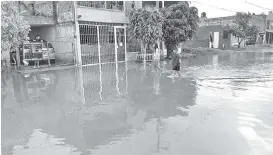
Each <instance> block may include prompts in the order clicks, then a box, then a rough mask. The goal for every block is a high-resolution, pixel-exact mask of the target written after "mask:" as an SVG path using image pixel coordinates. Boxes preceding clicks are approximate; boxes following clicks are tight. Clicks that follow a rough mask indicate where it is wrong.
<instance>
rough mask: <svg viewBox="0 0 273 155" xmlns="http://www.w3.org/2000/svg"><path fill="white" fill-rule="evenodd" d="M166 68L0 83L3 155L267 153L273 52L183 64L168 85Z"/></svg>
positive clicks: (272, 125)
mask: <svg viewBox="0 0 273 155" xmlns="http://www.w3.org/2000/svg"><path fill="white" fill-rule="evenodd" d="M162 66H163V64H162ZM164 67H165V70H164V71H163V72H161V71H159V70H154V69H153V68H151V67H149V66H147V70H146V71H145V70H142V69H141V68H142V64H135V63H128V64H127V63H126V64H125V63H120V64H118V65H117V66H116V64H107V65H102V66H101V67H100V66H90V67H83V68H75V69H67V70H58V71H48V72H41V73H32V74H25V75H23V74H19V73H13V74H8V75H2V109H1V110H2V130H1V134H2V154H4V155H5V154H7V155H38V154H39V155H49V154H52V155H53V154H54V155H154V154H159V155H181V154H185V155H200V154H202V155H272V154H273V121H272V120H273V53H269V52H241V53H240V52H223V53H221V54H218V55H207V56H198V57H195V58H191V59H183V60H182V65H181V72H182V75H183V77H182V78H181V79H175V80H174V81H172V79H170V78H168V77H167V76H168V75H169V74H170V73H169V72H168V71H167V70H170V68H171V66H170V64H166V65H164Z"/></svg>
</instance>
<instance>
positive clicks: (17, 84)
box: [12, 73, 29, 107]
mask: <svg viewBox="0 0 273 155" xmlns="http://www.w3.org/2000/svg"><path fill="white" fill-rule="evenodd" d="M12 84H13V92H14V96H15V98H16V101H17V102H18V103H19V104H20V106H21V107H22V106H23V103H24V102H26V101H28V100H29V96H28V89H27V86H26V81H25V78H24V76H23V75H22V74H19V73H18V74H13V75H12Z"/></svg>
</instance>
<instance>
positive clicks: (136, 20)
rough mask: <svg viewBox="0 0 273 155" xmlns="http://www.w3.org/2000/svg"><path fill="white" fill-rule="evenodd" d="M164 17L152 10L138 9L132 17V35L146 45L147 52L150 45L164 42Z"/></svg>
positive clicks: (132, 13)
mask: <svg viewBox="0 0 273 155" xmlns="http://www.w3.org/2000/svg"><path fill="white" fill-rule="evenodd" d="M163 21H164V19H163V15H162V13H161V12H159V11H158V10H154V9H152V8H146V9H138V10H134V11H132V12H131V15H130V27H129V31H130V33H131V34H130V35H131V37H133V38H135V39H137V40H139V41H141V42H142V44H143V45H144V49H143V50H144V51H146V48H147V45H148V44H154V43H156V42H157V41H158V40H162V35H163V32H162V24H163Z"/></svg>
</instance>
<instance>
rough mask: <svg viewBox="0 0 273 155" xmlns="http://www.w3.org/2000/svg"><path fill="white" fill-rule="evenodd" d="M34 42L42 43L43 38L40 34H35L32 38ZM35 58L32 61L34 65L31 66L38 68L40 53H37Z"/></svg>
mask: <svg viewBox="0 0 273 155" xmlns="http://www.w3.org/2000/svg"><path fill="white" fill-rule="evenodd" d="M33 42H34V43H42V44H43V40H42V39H41V36H40V35H37V36H36V37H35V39H34V40H33ZM37 54H38V55H37V58H36V59H37V60H35V61H34V67H33V68H39V67H40V60H39V59H40V55H41V56H42V53H37Z"/></svg>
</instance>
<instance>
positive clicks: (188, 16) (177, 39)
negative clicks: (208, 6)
mask: <svg viewBox="0 0 273 155" xmlns="http://www.w3.org/2000/svg"><path fill="white" fill-rule="evenodd" d="M162 12H163V14H164V18H165V20H164V24H163V27H162V28H163V37H164V41H165V44H166V47H167V57H169V56H170V54H171V53H172V51H173V50H174V49H175V48H176V47H177V46H178V45H179V43H181V42H185V41H186V40H188V39H191V38H192V37H193V34H194V33H195V31H196V29H197V27H198V22H199V16H198V9H197V8H196V7H190V6H189V3H188V2H186V1H183V2H179V3H178V4H174V5H171V6H170V7H168V8H164V9H162Z"/></svg>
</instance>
